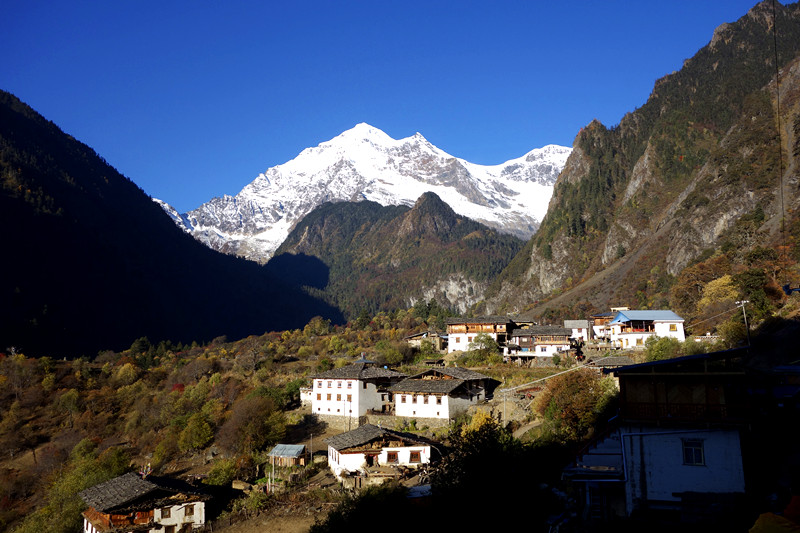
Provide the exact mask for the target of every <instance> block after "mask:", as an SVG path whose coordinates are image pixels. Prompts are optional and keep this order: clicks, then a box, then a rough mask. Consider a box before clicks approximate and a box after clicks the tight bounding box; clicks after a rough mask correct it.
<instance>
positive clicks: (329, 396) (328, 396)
mask: <svg viewBox="0 0 800 533" xmlns="http://www.w3.org/2000/svg"><path fill="white" fill-rule="evenodd" d="M326 396H327V398H326V399H327V400H328V401H330V400H331V395H330V393H329V394H327V395H326Z"/></svg>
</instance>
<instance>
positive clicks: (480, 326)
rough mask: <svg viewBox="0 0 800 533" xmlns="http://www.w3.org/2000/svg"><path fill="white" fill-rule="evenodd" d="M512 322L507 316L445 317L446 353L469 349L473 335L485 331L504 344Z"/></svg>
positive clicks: (498, 342) (500, 343)
mask: <svg viewBox="0 0 800 533" xmlns="http://www.w3.org/2000/svg"><path fill="white" fill-rule="evenodd" d="M513 327H514V322H513V321H512V320H511V319H510V318H509V317H507V316H490V317H475V318H448V319H447V353H452V352H458V351H465V350H469V345H470V343H471V342H473V341H474V340H475V337H476V336H477V335H479V334H481V333H485V334H486V335H488V336H489V337H491V338H492V339H494V340H495V341H496V342H497V344H498V345H500V346H501V347H502V346H505V344H506V342H507V341H508V334H509V332H510V331H511V329H512V328H513Z"/></svg>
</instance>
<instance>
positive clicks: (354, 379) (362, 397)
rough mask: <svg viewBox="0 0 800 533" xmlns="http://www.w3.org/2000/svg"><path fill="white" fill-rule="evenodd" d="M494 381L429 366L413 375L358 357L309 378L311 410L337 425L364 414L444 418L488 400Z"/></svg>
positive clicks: (345, 424)
mask: <svg viewBox="0 0 800 533" xmlns="http://www.w3.org/2000/svg"><path fill="white" fill-rule="evenodd" d="M497 385H499V382H498V381H497V380H494V379H492V378H490V377H488V376H485V375H483V374H481V373H479V372H474V371H472V370H467V369H465V368H453V367H450V368H444V367H443V368H431V369H429V370H426V371H424V372H422V373H419V374H416V375H414V376H407V375H406V374H403V373H401V372H396V371H394V370H389V369H387V368H381V367H379V366H378V365H377V364H376V363H375V362H374V361H368V360H366V359H364V358H363V356H362V358H361V359H359V360H358V361H356V362H355V363H353V364H351V365H348V366H344V367H341V368H335V369H333V370H328V371H327V372H322V373H320V374H317V375H315V376H312V387H311V412H312V413H313V414H315V415H317V417H319V418H320V419H322V420H325V421H326V422H328V423H329V424H330V425H333V426H336V427H354V426H355V427H357V426H359V425H362V424H365V423H366V422H367V417H368V416H398V417H407V418H414V419H423V420H424V419H427V420H428V421H429V422H434V421H439V422H440V423H441V422H446V421H448V420H451V419H453V418H455V417H456V416H458V415H459V414H461V413H463V412H465V411H466V410H467V409H469V407H470V406H472V405H476V404H478V403H480V402H482V401H484V400H487V399H489V398H491V396H492V392H493V391H494V389H495V388H496V387H497Z"/></svg>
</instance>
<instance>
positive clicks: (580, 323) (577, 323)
mask: <svg viewBox="0 0 800 533" xmlns="http://www.w3.org/2000/svg"><path fill="white" fill-rule="evenodd" d="M564 327H565V328H573V329H576V328H584V329H585V328H588V327H589V321H588V320H565V321H564Z"/></svg>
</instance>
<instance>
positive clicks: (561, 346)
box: [504, 326, 572, 363]
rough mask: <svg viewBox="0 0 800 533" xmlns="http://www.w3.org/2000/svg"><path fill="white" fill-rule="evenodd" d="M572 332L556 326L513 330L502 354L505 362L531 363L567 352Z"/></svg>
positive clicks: (570, 344)
mask: <svg viewBox="0 0 800 533" xmlns="http://www.w3.org/2000/svg"><path fill="white" fill-rule="evenodd" d="M571 336H572V330H571V329H568V328H562V327H558V326H532V327H529V328H521V329H515V330H513V331H512V332H511V340H510V342H509V343H508V345H507V347H506V350H505V352H504V358H505V359H506V360H507V361H516V362H520V363H531V362H532V360H533V359H535V358H537V357H539V358H541V357H548V358H549V357H553V356H554V355H556V354H562V353H564V352H568V351H569V349H570V347H571V346H572V343H571V340H570V337H571Z"/></svg>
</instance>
